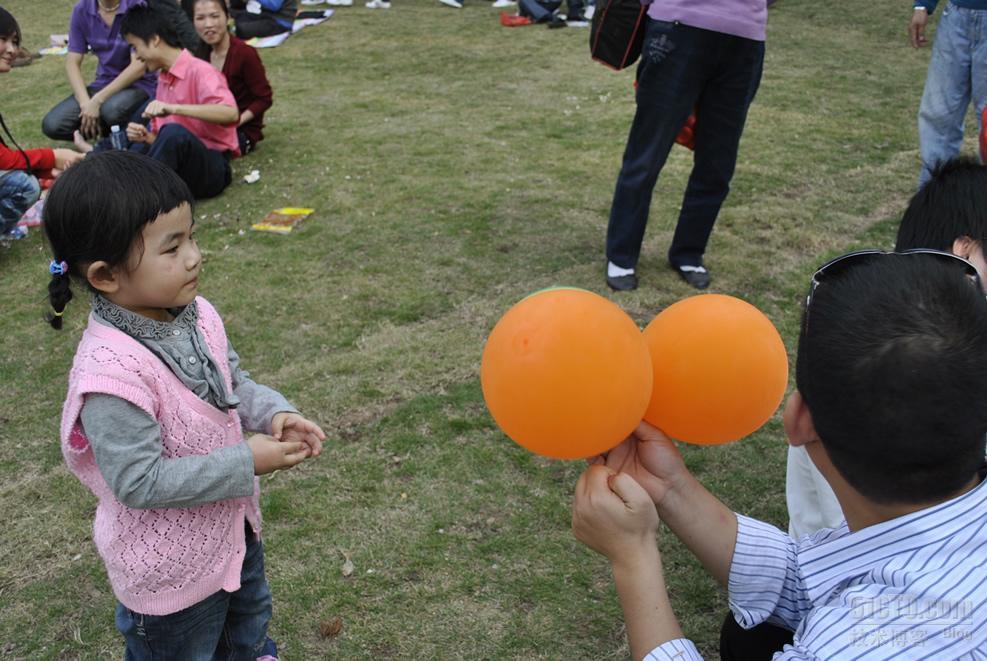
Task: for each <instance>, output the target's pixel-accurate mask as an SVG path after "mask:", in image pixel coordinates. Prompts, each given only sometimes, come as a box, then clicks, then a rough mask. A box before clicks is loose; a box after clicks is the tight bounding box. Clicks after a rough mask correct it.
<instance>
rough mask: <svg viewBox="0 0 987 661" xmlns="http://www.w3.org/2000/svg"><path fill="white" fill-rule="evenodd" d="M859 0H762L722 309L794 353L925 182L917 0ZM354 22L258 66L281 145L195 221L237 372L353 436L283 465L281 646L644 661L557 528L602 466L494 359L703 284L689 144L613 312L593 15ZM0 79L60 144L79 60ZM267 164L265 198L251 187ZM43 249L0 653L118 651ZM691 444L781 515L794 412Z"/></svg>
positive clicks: (31, 134)
mask: <svg viewBox="0 0 987 661" xmlns="http://www.w3.org/2000/svg"><path fill="white" fill-rule="evenodd" d="M72 4H73V3H72V1H71V0H43V1H38V0H6V1H4V2H3V5H4V6H5V7H6V8H8V9H9V10H11V11H12V12H13V13H14V15H15V16H17V17H18V19H19V20H20V22H21V25H22V28H23V30H24V42H25V45H27V46H28V47H30V48H31V49H34V50H37V49H38V48H40V47H42V46H45V45H47V41H48V35H49V34H50V33H59V32H66V31H67V22H68V15H69V11H70V8H71V6H72ZM850 4H851V3H833V2H830V3H820V2H816V1H813V0H781V2H779V3H778V4H777V5H776V7H775V8H774V9H772V11H771V16H770V21H769V36H768V49H767V59H766V63H765V70H764V78H763V81H762V84H761V88H760V91H759V93H758V97H757V99H756V101H755V103H754V105H753V106H752V108H751V113H750V117H749V120H748V125H747V130H746V132H745V134H744V139H743V143H742V145H741V154H740V161H739V163H738V167H737V173H736V176H735V178H734V180H733V187H732V192H731V195H730V197H729V199H728V201H727V205H726V206H725V208H724V209H723V211H722V212H721V214H720V218H719V221H718V224H717V227H716V230H715V232H714V234H713V239H712V242H711V245H710V248H709V252H708V254H707V264H708V265H709V267H710V268H711V270H712V272H713V275H714V285H713V290H714V291H717V292H721V293H726V294H732V295H736V296H740V297H742V298H744V299H746V300H748V301H750V302H752V303H754V304H755V305H757V306H759V307H760V308H761V309H762V310H763V311H764V312H765V313H766V314H768V315H769V316H770V317H771V318H772V320H773V321H774V322H775V323H776V324H777V326H778V327H779V330H780V331H781V332H782V335H783V337H784V338H785V339H786V343H787V345H788V346H789V348H790V350H791V349H792V348H793V344H794V338H795V333H796V329H797V325H798V316H799V305H800V300H801V297H802V296H803V295H804V291H805V286H806V284H807V281H808V276H809V274H810V273H811V272H812V270H813V268H814V266H816V265H818V264H819V263H820V262H821V261H822V260H823V259H824V258H826V257H828V256H831V255H833V254H837V253H840V252H844V251H846V250H849V249H851V248H855V247H860V246H864V245H877V246H884V247H889V246H890V245H891V243H892V240H893V236H894V231H895V225H896V219H897V218H898V217H899V215H900V213H901V211H902V209H903V208H904V204H905V202H906V200H907V198H908V196H909V195H910V193H911V192H912V189H913V187H914V184H915V180H916V175H917V170H918V153H917V137H916V129H915V115H916V111H917V107H918V101H919V98H920V96H921V92H922V85H923V81H924V78H925V69H926V65H927V62H928V54H929V51H928V50H925V51H922V52H916V51H913V50H912V49H911V47H910V46H909V45H908V43H907V37H906V27H907V22H908V19H909V17H910V13H911V8H910V7H909V6H906V5H904V4H903V3H901V2H899V1H897V0H874V1H873V2H867V3H852V7H851V6H850ZM357 5H358V6H356V7H352V8H342V9H340V10H339V11H337V13H336V15H335V16H334V17H333V18H332V19H331V20H330V21H329V22H328V23H325V24H323V25H320V26H316V27H310V28H307V29H306V30H305V31H303V32H302V33H300V34H298V35H296V36H294V37H292V38H291V39H289V40H288V41H287V42H286V43H285V44H284V45H283V46H281V47H279V48H276V49H272V50H265V51H262V57H263V59H264V62H265V64H266V66H267V70H268V74H269V77H270V79H271V81H272V83H273V85H274V88H275V95H276V96H275V105H274V107H273V108H272V109H271V111H270V112H269V113H268V116H267V124H268V128H267V131H266V134H267V139H266V140H265V141H264V142H263V143H262V144H261V146H260V149H259V150H258V151H257V152H256V153H254V154H252V155H250V156H249V157H247V158H245V159H244V160H242V161H237V162H235V163H234V170H235V180H234V183H233V185H231V186H230V188H229V189H228V190H227V191H226V193H224V194H223V195H222V196H221V197H219V198H217V199H214V200H210V201H206V202H203V203H201V204H200V205H198V207H197V209H196V215H197V218H198V220H199V226H200V230H199V237H200V245H201V246H202V248H203V252H204V254H205V273H204V276H203V278H202V284H201V291H202V293H203V294H204V295H205V296H206V297H208V298H209V299H210V300H211V301H212V302H213V303H214V304H215V305H216V306H217V308H218V309H219V310H220V312H221V313H222V314H223V316H224V318H225V321H226V324H227V330H228V332H229V335H230V337H231V339H232V341H233V342H234V344H235V346H236V347H237V349H238V351H239V352H240V355H241V357H242V359H243V364H244V366H245V367H247V368H248V369H249V370H250V371H251V372H252V374H253V376H254V378H256V379H257V380H258V381H259V382H262V383H266V384H269V385H271V386H273V387H275V388H278V389H279V390H281V391H282V392H284V393H285V394H286V395H287V396H288V397H289V399H291V400H292V401H294V402H295V403H296V404H297V405H298V406H299V408H301V410H302V411H303V412H306V413H307V414H308V415H310V416H311V417H313V418H314V419H316V420H318V421H319V422H320V423H321V424H322V425H323V427H324V428H325V429H326V430H327V432H328V433H329V436H330V438H331V443H330V444H329V446H328V450H327V452H326V453H325V454H323V456H322V457H321V458H319V459H318V460H316V461H312V462H308V463H305V464H303V465H301V466H300V467H298V468H296V469H294V470H292V471H287V472H283V473H278V474H275V475H273V476H270V477H267V478H265V479H264V480H263V507H264V511H265V516H266V526H265V534H266V536H265V543H266V547H267V571H268V577H269V580H270V583H271V587H272V591H273V593H274V599H275V614H274V621H273V625H272V635H273V636H274V637H275V638H276V640H277V641H278V642H279V644H280V646H281V649H282V652H283V658H285V659H319V658H370V657H373V658H400V659H425V658H468V659H474V658H476V659H540V658H546V659H555V658H593V659H601V658H624V657H626V656H627V653H628V650H627V646H626V643H625V640H624V635H623V629H622V624H621V619H620V610H619V607H618V604H617V600H616V595H615V593H614V590H613V588H612V585H611V578H610V572H609V569H608V567H607V565H606V564H605V562H604V561H603V560H602V559H601V558H600V557H598V556H595V555H594V554H593V553H591V552H589V551H587V550H586V549H584V548H583V547H582V546H581V545H580V544H579V543H578V542H576V541H575V539H574V538H573V537H572V535H571V533H570V531H569V501H570V496H571V491H572V487H573V485H574V484H575V480H576V478H577V476H578V475H579V473H580V471H581V469H582V466H581V465H580V464H579V463H573V462H568V463H566V462H554V461H548V460H544V459H541V458H538V457H535V456H532V455H530V454H528V453H527V452H525V451H523V450H522V449H520V448H518V447H516V446H515V445H514V444H513V443H511V442H510V441H508V440H507V439H506V438H505V437H504V436H503V435H502V434H501V433H500V432H499V431H498V429H497V428H496V427H495V425H494V424H493V422H492V420H491V418H490V417H489V415H488V414H487V412H486V409H485V407H484V404H483V399H482V396H481V392H480V387H479V379H478V370H479V361H480V355H481V351H482V348H483V342H484V338H485V337H486V335H487V333H488V332H489V330H490V329H491V328H492V326H493V324H494V323H495V322H496V321H497V319H498V318H499V316H500V315H501V314H502V313H503V312H504V311H505V310H506V309H507V307H509V306H510V305H511V304H513V303H514V302H516V301H517V300H519V299H520V298H522V297H524V296H525V295H526V294H528V293H530V292H532V291H535V290H537V289H541V288H543V287H546V286H550V285H555V284H564V285H573V286H577V287H583V288H586V289H589V290H592V291H595V292H598V293H601V294H603V295H605V296H608V297H610V298H612V299H613V300H615V301H616V302H617V303H618V304H619V305H621V306H622V307H623V308H624V309H625V310H627V312H628V313H629V314H630V315H631V316H632V317H633V318H634V319H635V320H637V321H638V322H639V323H640V324H641V325H644V324H646V323H647V322H648V321H649V320H650V319H651V318H652V317H653V316H654V315H655V314H656V313H657V312H659V311H660V310H661V309H662V308H664V307H665V306H667V305H669V304H671V303H673V302H674V301H676V300H679V299H680V298H682V297H684V296H687V295H689V294H690V293H691V291H690V290H689V289H688V288H687V287H686V286H685V285H684V284H682V283H680V282H679V281H678V280H677V278H676V277H675V276H674V274H673V273H672V272H671V271H670V270H668V269H667V267H666V266H665V261H664V254H665V250H666V248H667V245H668V241H669V240H670V237H671V231H672V229H673V227H674V222H675V217H676V210H677V207H678V205H679V203H680V200H681V195H682V191H683V190H684V187H685V180H686V178H687V176H688V173H689V168H690V165H691V161H690V155H689V153H688V152H686V151H685V150H683V149H681V148H679V147H676V148H675V149H674V150H673V154H672V156H671V158H670V160H669V163H668V165H667V167H666V168H665V171H664V173H663V175H662V177H661V179H660V181H659V183H658V186H657V188H656V190H655V196H654V203H653V207H652V215H651V224H650V226H649V228H648V234H647V237H646V243H645V248H644V254H643V257H642V261H641V264H640V276H641V288H640V289H639V290H637V291H636V292H633V293H629V294H622V295H619V296H614V295H612V294H610V293H609V292H608V291H607V290H606V286H605V284H604V280H603V276H602V274H603V265H604V257H603V240H604V233H605V228H606V222H607V213H608V209H609V206H610V196H611V194H612V190H613V185H614V181H615V179H616V175H617V171H618V168H619V164H620V157H621V154H622V151H623V146H624V140H625V138H626V134H627V130H628V128H629V126H630V120H631V116H632V114H633V111H634V105H633V96H632V82H633V72H632V71H625V72H622V73H615V72H613V71H610V70H609V69H606V68H604V67H602V66H600V65H598V64H595V63H593V62H591V61H590V60H589V58H588V54H587V51H588V49H587V38H588V33H587V31H586V30H585V29H576V28H569V29H565V30H551V31H550V30H547V29H544V28H541V27H528V28H523V29H505V28H502V27H500V25H499V23H498V21H497V10H494V9H492V8H491V7H490V6H489V3H487V2H486V1H484V0H470V2H469V3H468V4H467V6H466V8H465V9H463V10H459V11H456V10H452V9H448V8H445V7H442V6H440V5H439V4H438V2H435V1H434V0H395V2H394V6H393V8H392V9H391V10H388V11H369V10H366V9H364V8H363V7H362V2H358V3H357ZM92 59H93V58H91V57H89V58H87V60H92ZM92 64H93V63H92V62H88V66H89V68H90V69H89V70H91V67H92ZM2 85H3V90H4V93H3V103H2V106H0V108H2V110H3V111H4V117H5V118H6V121H7V123H8V125H9V126H10V127H11V130H12V131H13V134H14V136H15V137H16V138H17V140H18V142H19V143H20V144H21V145H22V146H25V147H27V146H36V145H37V146H40V145H42V144H45V143H46V141H45V139H44V137H43V136H42V135H41V132H40V123H41V117H42V115H43V113H44V112H46V111H47V110H48V108H50V107H51V106H52V105H54V104H55V103H56V102H57V101H58V100H60V99H62V98H64V96H66V95H67V94H68V93H69V87H68V84H67V82H66V79H65V76H64V74H63V60H62V59H60V58H58V57H46V58H44V59H42V60H41V61H40V62H37V63H35V64H33V65H31V66H30V67H27V68H24V69H15V70H14V71H13V72H12V73H10V74H8V75H6V76H4V77H3V79H2ZM252 169H258V170H260V172H261V180H260V182H258V183H256V184H252V185H247V184H245V183H243V181H242V176H243V175H244V174H246V173H247V172H248V171H250V170H252ZM286 205H292V206H310V207H314V208H316V209H317V211H316V213H315V214H314V215H313V216H312V217H311V218H310V219H309V220H308V221H306V223H305V224H304V225H303V226H302V227H301V229H300V230H299V231H297V232H295V233H293V234H291V235H287V236H275V235H265V234H259V233H254V232H251V231H249V225H250V223H252V222H255V221H257V220H259V219H260V218H262V217H263V216H264V215H265V214H266V213H267V212H268V211H269V210H271V209H273V208H275V207H280V206H286ZM47 261H48V257H47V255H46V250H45V247H44V244H43V242H42V240H41V237H40V233H38V232H35V233H32V235H31V236H29V237H28V238H27V239H26V240H23V241H19V242H17V243H15V244H12V245H11V246H10V247H9V248H6V249H0V279H2V282H3V286H2V287H0V308H2V309H3V318H2V319H3V320H2V322H0V323H2V336H3V343H2V349H0V383H2V384H3V386H2V388H0V511H2V512H3V515H2V518H0V521H2V523H3V525H2V528H3V534H2V535H0V557H2V558H3V559H4V561H3V563H2V564H0V655H2V656H3V657H4V658H11V659H28V658H59V659H95V658H104V657H106V658H119V657H120V656H121V650H122V646H121V642H120V639H119V637H118V635H117V632H116V630H115V629H114V625H113V607H114V604H115V602H114V599H113V597H112V594H111V592H110V590H109V586H108V583H107V581H106V578H105V573H104V571H103V567H102V564H101V562H100V560H99V558H98V556H97V554H96V551H95V548H94V546H93V544H92V541H91V539H90V527H91V521H92V516H93V512H94V509H95V500H94V498H93V497H92V496H91V495H90V494H89V493H88V492H87V491H86V490H85V489H84V488H83V487H82V486H81V485H80V484H79V483H78V481H77V480H76V479H75V478H74V477H73V476H71V475H70V474H69V473H68V471H67V470H66V468H65V467H64V465H63V463H62V458H61V454H60V451H59V446H58V440H57V437H58V420H59V415H60V410H61V405H62V399H63V397H64V394H65V388H66V377H67V373H68V368H69V365H70V362H71V359H72V355H73V351H74V348H75V345H76V343H77V341H78V338H79V335H80V332H81V329H82V327H83V324H84V321H85V318H86V313H87V303H86V299H85V296H84V295H83V296H79V297H78V298H77V299H76V301H74V302H73V303H72V304H71V305H70V306H69V308H68V310H67V312H66V328H65V330H63V331H62V332H60V333H59V332H55V331H52V330H50V329H49V328H48V327H47V325H46V324H45V323H44V322H43V321H42V315H43V313H44V312H45V310H46V291H45V287H46V285H47V281H48V276H47V272H46V265H47ZM683 451H684V453H685V455H686V458H687V461H688V463H689V466H690V467H691V468H692V470H693V471H695V473H696V474H697V475H698V476H699V477H700V479H701V480H702V481H703V482H704V483H705V484H706V485H707V486H708V487H709V488H710V489H711V490H712V491H713V492H714V493H716V494H718V495H720V496H721V497H722V499H723V500H724V501H725V502H726V503H727V504H728V505H729V506H731V507H733V508H736V509H738V510H740V511H743V512H745V513H749V514H752V515H754V516H758V517H761V518H764V519H767V520H769V521H772V522H774V523H776V524H778V525H781V526H784V525H786V523H787V522H786V513H785V503H784V466H785V443H784V438H783V434H782V431H781V427H780V423H779V421H778V420H777V418H776V419H775V420H773V421H772V422H770V423H769V424H768V425H767V426H766V427H765V428H764V429H763V430H761V431H760V432H759V433H757V434H755V435H754V436H752V437H750V438H748V439H746V440H744V441H743V442H741V443H738V444H735V445H732V446H727V447H719V448H692V447H686V448H684V449H683ZM660 537H661V547H662V550H663V552H664V555H665V568H666V572H667V574H668V582H669V587H670V591H671V596H672V602H673V605H674V606H675V609H676V612H677V614H678V616H679V618H680V620H681V622H682V626H683V628H684V630H685V632H686V634H687V635H688V636H690V637H692V638H693V639H694V640H696V641H697V642H698V644H699V645H700V647H701V649H702V650H703V651H704V652H706V653H708V654H709V655H710V656H711V657H713V658H715V655H716V652H715V650H716V641H717V638H718V632H719V625H720V622H721V620H722V617H723V614H724V612H725V610H726V600H725V598H724V595H723V594H722V593H721V591H720V590H719V589H718V588H717V587H716V585H715V584H714V583H713V582H712V581H711V579H709V578H708V577H706V575H705V574H704V572H703V571H702V569H701V568H700V567H699V565H698V563H697V562H696V561H695V560H694V559H693V558H692V557H691V555H689V554H688V552H686V551H685V550H684V549H683V547H682V546H681V545H679V544H678V543H677V541H676V540H675V539H674V538H673V537H672V535H671V534H670V533H669V532H668V531H667V530H663V531H662V533H661V536H660ZM347 560H348V561H350V562H351V563H352V566H353V568H354V571H353V572H352V574H351V575H349V576H345V575H344V572H343V567H344V564H345V563H346V562H347ZM336 617H338V618H340V619H341V622H342V628H341V630H340V631H339V632H338V633H337V634H335V635H324V634H323V632H322V631H320V625H321V624H323V623H324V622H326V621H327V620H330V619H332V618H336ZM329 633H331V632H329Z"/></svg>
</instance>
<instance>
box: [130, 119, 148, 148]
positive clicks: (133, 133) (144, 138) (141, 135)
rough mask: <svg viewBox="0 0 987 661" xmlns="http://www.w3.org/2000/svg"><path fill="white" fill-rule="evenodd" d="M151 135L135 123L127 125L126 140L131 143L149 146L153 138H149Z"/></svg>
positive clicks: (142, 126) (144, 127)
mask: <svg viewBox="0 0 987 661" xmlns="http://www.w3.org/2000/svg"><path fill="white" fill-rule="evenodd" d="M153 135H154V134H153V133H151V132H150V131H148V130H147V127H146V126H144V125H143V124H138V123H137V122H130V123H129V124H127V140H130V141H131V142H146V143H148V144H151V143H152V142H154V138H153V137H151V136H153Z"/></svg>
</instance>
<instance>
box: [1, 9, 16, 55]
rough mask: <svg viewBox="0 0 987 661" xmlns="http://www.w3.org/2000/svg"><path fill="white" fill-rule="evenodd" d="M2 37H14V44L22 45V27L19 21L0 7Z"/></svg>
mask: <svg viewBox="0 0 987 661" xmlns="http://www.w3.org/2000/svg"><path fill="white" fill-rule="evenodd" d="M0 36H4V37H13V38H14V44H15V45H17V46H20V45H21V26H20V25H18V24H17V19H16V18H14V17H13V15H12V14H11V13H10V12H9V11H7V10H6V9H4V8H3V7H0Z"/></svg>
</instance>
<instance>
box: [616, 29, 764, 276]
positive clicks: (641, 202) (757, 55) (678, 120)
mask: <svg viewBox="0 0 987 661" xmlns="http://www.w3.org/2000/svg"><path fill="white" fill-rule="evenodd" d="M763 64H764V42H762V41H754V40H752V39H745V38H743V37H736V36H733V35H728V34H723V33H721V32H713V31H710V30H702V29H700V28H694V27H690V26H687V25H682V24H681V23H678V22H668V21H656V20H653V19H650V18H649V19H648V22H647V27H646V32H645V36H644V44H643V46H642V50H641V61H640V63H639V64H638V68H637V85H638V87H637V111H636V112H635V114H634V121H633V123H632V124H631V131H630V136H629V137H628V138H627V147H626V149H625V151H624V160H623V163H622V165H621V168H620V174H619V175H618V177H617V187H616V190H615V191H614V196H613V205H612V206H611V208H610V223H609V225H608V226H607V258H608V259H609V260H610V261H611V262H613V263H614V264H616V265H617V266H620V267H622V268H627V269H633V268H635V267H636V266H637V261H638V258H639V256H640V254H641V243H642V241H643V240H644V229H645V226H646V225H647V224H648V211H649V210H650V208H651V194H652V192H653V191H654V188H655V182H656V181H657V180H658V174H659V173H660V172H661V169H662V167H663V166H664V165H665V160H666V159H667V158H668V152H669V151H670V150H671V148H672V145H673V144H674V143H675V138H676V136H677V135H678V133H679V130H680V129H681V128H682V126H683V125H684V124H685V121H686V119H688V117H689V114H690V113H691V112H693V110H695V112H696V126H695V131H694V136H695V155H694V158H693V167H692V174H691V175H690V176H689V184H688V186H687V187H686V190H685V197H684V199H683V201H682V209H681V211H680V212H679V219H678V225H677V226H676V228H675V236H674V238H673V239H672V245H671V246H670V247H669V249H668V260H669V262H671V264H672V265H673V266H701V265H702V263H703V254H704V253H705V252H706V244H707V242H708V241H709V235H710V233H711V232H712V231H713V224H714V223H715V222H716V216H717V214H718V213H719V211H720V206H721V205H722V204H723V200H724V199H726V196H727V193H728V192H729V190H730V179H731V178H732V177H733V171H734V167H735V165H736V163H737V149H738V147H739V146H740V136H741V134H742V133H743V130H744V122H745V121H746V120H747V109H748V107H750V104H751V101H753V100H754V95H755V94H756V92H757V88H758V85H759V84H760V82H761V70H762V67H763Z"/></svg>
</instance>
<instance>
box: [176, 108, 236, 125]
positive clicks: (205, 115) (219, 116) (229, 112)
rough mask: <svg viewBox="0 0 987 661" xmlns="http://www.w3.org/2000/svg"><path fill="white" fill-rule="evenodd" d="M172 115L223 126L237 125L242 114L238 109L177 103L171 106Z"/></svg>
mask: <svg viewBox="0 0 987 661" xmlns="http://www.w3.org/2000/svg"><path fill="white" fill-rule="evenodd" d="M171 114H172V115H183V116H185V117H194V118H195V119H201V120H202V121H204V122H210V123H212V124H220V125H223V126H226V125H229V124H236V123H237V121H238V120H239V119H240V113H239V112H238V111H237V109H236V108H233V107H231V106H224V105H215V106H214V105H189V104H185V103H177V104H175V105H173V106H171Z"/></svg>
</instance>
